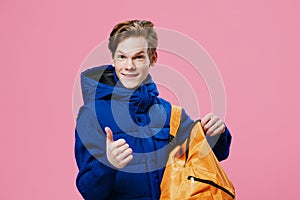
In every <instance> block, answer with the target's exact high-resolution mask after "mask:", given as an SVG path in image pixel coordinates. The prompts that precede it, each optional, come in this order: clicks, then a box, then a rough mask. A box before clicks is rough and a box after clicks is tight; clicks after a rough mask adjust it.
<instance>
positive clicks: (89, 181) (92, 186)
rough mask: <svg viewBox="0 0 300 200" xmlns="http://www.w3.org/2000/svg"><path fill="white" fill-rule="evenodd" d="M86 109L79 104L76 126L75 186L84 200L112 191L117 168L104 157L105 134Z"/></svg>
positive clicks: (105, 194) (98, 198) (97, 197)
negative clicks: (76, 172)
mask: <svg viewBox="0 0 300 200" xmlns="http://www.w3.org/2000/svg"><path fill="white" fill-rule="evenodd" d="M93 116H94V115H93V113H92V112H91V111H89V109H86V108H81V109H80V111H79V114H78V118H77V123H76V130H75V158H76V162H77V166H78V168H79V172H78V175H77V178H76V186H77V188H78V190H79V192H80V193H81V195H82V196H83V198H84V199H86V200H100V199H105V198H106V197H107V196H108V195H109V194H110V192H111V191H112V187H113V183H114V180H115V175H116V170H115V169H113V168H111V167H109V162H108V161H107V158H106V152H105V151H106V146H105V145H106V137H105V134H104V133H103V131H102V129H101V127H100V125H99V123H98V120H97V118H96V117H93Z"/></svg>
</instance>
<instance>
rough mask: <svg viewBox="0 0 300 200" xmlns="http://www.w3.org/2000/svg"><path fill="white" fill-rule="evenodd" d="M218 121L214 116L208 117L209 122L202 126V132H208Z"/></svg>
mask: <svg viewBox="0 0 300 200" xmlns="http://www.w3.org/2000/svg"><path fill="white" fill-rule="evenodd" d="M218 120H219V119H218V118H217V117H216V116H215V115H211V116H210V120H209V121H208V122H207V123H206V124H205V125H204V130H205V131H208V130H209V129H210V128H211V127H212V126H214V124H215V123H217V121H218Z"/></svg>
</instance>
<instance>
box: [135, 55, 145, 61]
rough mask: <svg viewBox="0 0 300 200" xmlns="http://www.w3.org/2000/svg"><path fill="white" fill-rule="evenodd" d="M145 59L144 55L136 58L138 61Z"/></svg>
mask: <svg viewBox="0 0 300 200" xmlns="http://www.w3.org/2000/svg"><path fill="white" fill-rule="evenodd" d="M144 58H145V56H144V55H138V56H136V57H135V59H137V60H142V59H144Z"/></svg>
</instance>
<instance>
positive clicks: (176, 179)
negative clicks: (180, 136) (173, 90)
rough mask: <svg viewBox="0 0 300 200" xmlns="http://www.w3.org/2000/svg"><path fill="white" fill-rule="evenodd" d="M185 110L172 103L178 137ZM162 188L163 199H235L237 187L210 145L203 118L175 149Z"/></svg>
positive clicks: (173, 130)
mask: <svg viewBox="0 0 300 200" xmlns="http://www.w3.org/2000/svg"><path fill="white" fill-rule="evenodd" d="M181 112H182V111H181V107H178V106H172V112H171V121H170V134H171V135H172V136H174V137H176V133H177V130H178V128H179V125H180V118H181ZM184 152H185V153H184ZM160 188H161V196H160V199H161V200H187V199H203V200H221V199H222V200H233V199H235V189H234V186H233V184H232V182H231V181H230V180H229V178H228V177H227V175H226V174H225V172H224V170H223V168H222V167H221V165H220V163H219V161H218V160H217V158H216V156H215V155H214V153H213V151H212V149H211V147H210V145H209V144H208V142H207V140H206V138H205V134H204V132H203V129H202V126H201V123H200V121H196V122H195V124H194V126H193V128H192V130H191V133H190V137H189V138H188V139H187V140H186V141H185V142H184V143H183V144H182V145H181V146H177V147H175V148H174V149H173V150H172V151H171V153H170V155H169V160H168V163H167V165H166V169H165V172H164V175H163V179H162V183H161V185H160Z"/></svg>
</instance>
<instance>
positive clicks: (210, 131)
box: [201, 113, 225, 136]
mask: <svg viewBox="0 0 300 200" xmlns="http://www.w3.org/2000/svg"><path fill="white" fill-rule="evenodd" d="M201 125H202V127H203V130H204V131H205V132H206V135H209V136H215V135H217V134H222V133H224V132H225V124H224V122H223V121H222V120H221V119H220V118H219V117H218V116H216V115H214V114H213V113H209V114H207V115H205V116H204V117H203V118H202V119H201Z"/></svg>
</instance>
